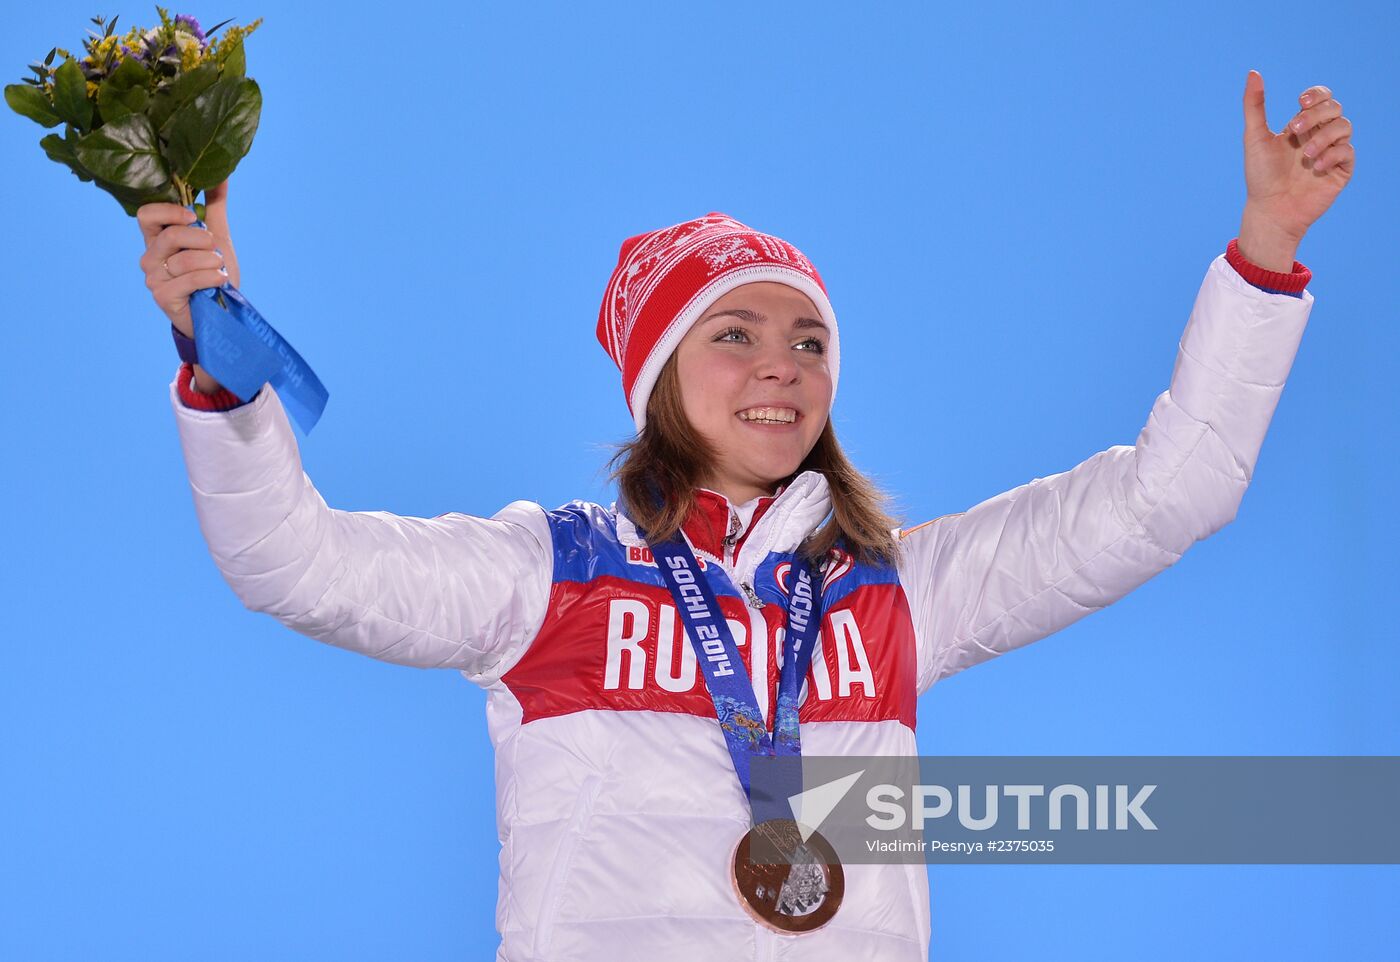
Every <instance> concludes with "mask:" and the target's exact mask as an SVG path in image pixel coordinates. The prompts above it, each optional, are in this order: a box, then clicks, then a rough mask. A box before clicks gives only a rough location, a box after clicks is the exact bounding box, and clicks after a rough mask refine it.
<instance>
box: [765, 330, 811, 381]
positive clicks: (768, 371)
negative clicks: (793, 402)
mask: <svg viewBox="0 0 1400 962" xmlns="http://www.w3.org/2000/svg"><path fill="white" fill-rule="evenodd" d="M754 375H755V376H756V377H757V378H758V379H759V380H760V381H763V380H770V379H771V380H774V381H777V382H778V383H779V384H796V383H798V382H799V381H801V380H802V366H801V365H800V364H798V363H797V358H796V357H794V356H793V351H792V348H790V347H788V345H787V344H785V343H783V342H782V341H776V342H774V343H772V344H771V345H768V346H766V347H765V349H764V351H763V353H762V354H761V355H760V356H759V358H758V363H757V366H756V367H755V370H754Z"/></svg>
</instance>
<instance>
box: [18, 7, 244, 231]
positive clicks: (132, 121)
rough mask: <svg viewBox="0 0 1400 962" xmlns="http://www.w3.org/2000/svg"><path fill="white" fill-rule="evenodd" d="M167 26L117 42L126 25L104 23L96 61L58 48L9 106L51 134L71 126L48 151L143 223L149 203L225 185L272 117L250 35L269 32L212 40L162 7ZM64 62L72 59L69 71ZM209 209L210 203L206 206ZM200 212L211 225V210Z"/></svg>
mask: <svg viewBox="0 0 1400 962" xmlns="http://www.w3.org/2000/svg"><path fill="white" fill-rule="evenodd" d="M156 12H157V13H158V14H160V26H158V27H155V28H152V29H150V30H145V29H142V28H140V27H135V28H133V29H131V30H130V31H128V32H127V33H126V35H125V36H118V35H117V33H116V27H117V19H118V18H117V17H113V18H112V21H111V23H106V21H105V19H104V18H103V17H93V18H92V22H93V23H95V24H96V25H97V29H98V30H100V31H102V33H97V32H95V31H92V30H89V31H88V39H86V40H85V41H84V42H83V46H84V49H85V51H86V56H84V57H82V58H77V57H74V56H73V55H72V54H71V53H69V52H68V51H67V50H64V49H63V48H61V47H54V48H53V49H52V50H50V51H49V53H48V56H47V57H45V58H44V61H43V63H39V62H37V61H36V62H35V63H32V64H30V70H32V71H33V72H34V74H35V76H34V77H25V78H23V82H22V83H17V84H10V85H8V86H6V87H5V102H6V103H7V104H9V105H10V107H11V108H12V109H13V110H15V112H17V113H19V114H22V115H23V116H25V117H28V118H29V119H30V120H33V121H35V122H36V123H39V124H41V125H42V126H44V127H50V128H52V127H57V126H58V125H59V124H63V135H62V136H59V135H58V134H56V133H54V134H48V135H47V136H45V137H44V138H43V139H41V140H40V141H39V146H40V147H42V148H43V149H44V153H46V154H47V155H48V156H49V159H50V160H53V161H56V162H57V163H60V164H64V165H66V166H67V167H68V168H69V169H70V170H72V171H73V173H74V174H75V175H76V176H77V177H78V179H79V180H82V181H92V182H94V183H95V184H97V186H98V187H101V188H102V189H103V190H105V191H107V193H109V194H111V195H112V196H113V197H115V198H116V199H117V201H118V202H119V203H120V204H121V205H122V209H123V210H125V211H126V212H127V213H128V214H130V215H132V216H135V215H136V210H137V208H139V207H140V206H141V205H142V204H146V203H151V202H153V201H171V202H174V203H177V204H184V205H186V206H188V205H190V204H193V203H194V200H195V197H196V196H197V195H198V194H199V192H200V191H201V190H205V189H207V188H210V187H215V186H217V185H218V184H220V183H222V182H223V181H224V180H225V179H226V178H227V177H228V176H229V174H231V173H233V169H234V168H235V167H237V166H238V162H239V161H240V160H242V159H243V157H244V156H245V155H246V154H247V153H248V149H249V148H250V147H252V145H253V135H254V133H256V132H257V129H258V118H259V115H260V114H261V112H262V93H261V91H259V89H258V85H257V82H256V81H254V80H253V79H252V78H251V77H248V76H245V75H244V70H245V60H244V53H243V40H244V38H245V37H246V36H247V35H248V34H250V33H252V32H253V31H254V30H256V29H257V27H258V24H260V23H262V18H261V17H260V18H258V19H257V20H255V21H253V23H251V24H249V25H248V26H246V27H231V28H229V30H228V31H226V32H225V33H224V35H223V36H222V37H215V38H213V39H210V37H211V35H212V34H214V33H215V31H217V30H218V29H219V28H220V27H223V26H224V25H225V24H227V23H228V22H229V21H227V20H225V21H224V22H223V23H221V24H219V25H218V26H217V27H214V28H212V29H211V30H209V31H208V33H207V34H206V33H205V32H204V31H203V30H201V29H200V26H199V21H197V20H196V19H195V18H194V17H191V16H188V15H186V14H179V15H177V16H176V17H174V18H173V19H172V18H171V16H170V13H169V11H167V10H165V9H164V8H163V7H159V6H158V7H156ZM55 55H59V56H62V57H63V63H62V64H61V65H60V66H58V67H57V68H55V67H53V66H51V65H52V63H53V60H54V57H55ZM201 206H202V205H201ZM195 210H196V212H197V213H199V214H200V218H201V219H203V211H202V210H200V209H199V208H198V207H196V208H195Z"/></svg>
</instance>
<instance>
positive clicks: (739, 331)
mask: <svg viewBox="0 0 1400 962" xmlns="http://www.w3.org/2000/svg"><path fill="white" fill-rule="evenodd" d="M731 336H738V337H740V338H743V339H744V340H748V336H749V333H748V331H746V330H744V329H743V328H742V327H731V328H729V329H728V330H726V331H721V332H720V335H719V336H718V337H716V338H715V340H716V341H726V340H729V338H730V337H731ZM730 343H731V344H738V343H740V342H739V341H730Z"/></svg>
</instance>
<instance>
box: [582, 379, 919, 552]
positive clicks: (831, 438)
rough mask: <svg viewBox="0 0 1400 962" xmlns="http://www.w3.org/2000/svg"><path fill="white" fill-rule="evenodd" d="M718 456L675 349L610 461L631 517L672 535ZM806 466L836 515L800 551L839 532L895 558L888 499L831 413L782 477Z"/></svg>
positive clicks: (859, 546)
mask: <svg viewBox="0 0 1400 962" xmlns="http://www.w3.org/2000/svg"><path fill="white" fill-rule="evenodd" d="M716 456H717V454H716V452H715V449H714V447H713V446H712V445H711V444H710V443H709V442H708V441H707V440H706V439H705V438H704V436H703V435H701V434H700V432H699V431H697V430H695V428H694V426H692V425H691V423H690V419H689V418H687V417H686V416H685V409H684V407H683V406H682V404H681V390H680V379H679V375H678V374H677V373H676V356H675V355H674V354H672V355H671V357H670V358H669V359H668V360H667V361H666V364H665V366H664V367H662V369H661V374H660V376H659V377H658V378H657V380H656V387H655V388H653V389H652V392H651V397H650V398H649V399H648V400H647V420H646V426H645V427H643V428H642V432H641V433H640V434H639V435H637V437H635V438H633V439H632V440H631V441H628V442H626V443H624V444H620V445H618V451H617V453H616V454H614V455H613V457H612V459H611V460H610V461H609V462H608V464H609V467H610V468H611V477H612V479H613V480H614V481H616V482H617V486H618V494H619V497H620V500H621V502H622V507H623V508H624V510H625V511H626V512H627V515H628V517H629V518H631V519H632V521H634V522H635V523H636V525H637V526H638V527H639V528H641V529H642V530H643V531H645V532H646V534H647V537H648V538H649V539H654V540H665V539H667V538H669V537H671V536H672V535H674V534H675V533H676V532H677V531H678V530H680V527H681V523H682V522H683V521H684V520H685V518H686V516H687V515H689V514H690V510H691V508H692V507H693V506H694V504H695V489H696V488H697V487H699V486H701V485H702V484H703V482H704V478H705V476H706V474H707V470H708V466H709V465H711V464H713V463H714V461H715V459H716ZM803 471H816V472H819V473H820V474H822V475H824V476H825V477H826V480H827V485H828V487H829V489H830V491H831V507H832V517H831V519H830V520H829V521H827V522H826V524H824V525H822V526H821V527H820V528H819V529H817V530H816V531H815V532H814V533H813V534H812V535H811V536H810V537H809V538H808V539H807V540H806V541H805V542H803V544H802V547H801V548H800V551H801V554H802V556H803V557H805V558H807V559H808V560H809V561H811V562H813V563H820V562H821V561H822V560H823V559H824V558H825V557H826V555H827V553H828V552H829V551H830V550H831V548H832V547H833V546H834V545H835V544H836V541H837V539H838V538H839V539H841V541H842V543H843V547H844V548H845V549H846V550H847V551H849V552H850V553H851V554H852V555H854V556H855V558H856V560H857V561H864V562H869V563H877V564H879V563H884V564H892V563H893V562H894V559H895V555H896V553H897V551H898V547H899V546H898V543H897V542H896V541H895V538H894V535H893V534H892V532H891V529H892V528H894V527H895V525H896V524H897V522H896V521H895V519H894V518H892V517H891V516H890V515H889V514H888V513H887V511H886V505H887V504H888V502H889V499H888V497H887V496H886V495H885V494H884V493H883V492H881V491H880V490H879V489H878V488H877V487H876V486H875V484H874V483H873V482H872V481H871V480H870V479H869V478H867V477H866V476H865V475H863V474H861V473H860V471H859V470H857V468H856V467H855V465H853V464H851V462H850V461H849V460H848V459H847V458H846V454H845V452H844V451H842V450H841V445H840V443H839V442H838V441H837V440H836V431H835V430H834V429H833V428H832V426H831V420H830V419H829V418H828V419H827V422H826V426H825V427H823V428H822V433H821V436H820V437H819V438H817V443H816V444H815V445H813V446H812V450H811V451H809V452H808V453H807V457H805V458H804V459H803V460H802V463H801V464H800V465H798V468H797V470H796V471H794V472H793V474H792V475H791V476H790V477H788V478H784V479H783V482H782V483H784V484H787V483H789V482H791V481H792V478H794V477H796V476H797V475H798V474H801V473H802V472H803ZM658 496H659V497H658Z"/></svg>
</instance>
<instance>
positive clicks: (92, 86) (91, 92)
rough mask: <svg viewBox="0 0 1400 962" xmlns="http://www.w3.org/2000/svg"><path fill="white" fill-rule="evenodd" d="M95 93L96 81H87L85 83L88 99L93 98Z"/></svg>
mask: <svg viewBox="0 0 1400 962" xmlns="http://www.w3.org/2000/svg"><path fill="white" fill-rule="evenodd" d="M96 93H97V81H95V80H89V81H88V82H87V95H88V96H89V97H91V96H93V95H94V94H96Z"/></svg>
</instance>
